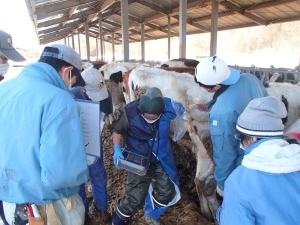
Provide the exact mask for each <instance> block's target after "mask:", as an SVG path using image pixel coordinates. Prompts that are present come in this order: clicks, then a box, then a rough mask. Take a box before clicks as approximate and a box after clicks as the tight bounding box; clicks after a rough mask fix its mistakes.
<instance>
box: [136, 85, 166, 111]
mask: <svg viewBox="0 0 300 225" xmlns="http://www.w3.org/2000/svg"><path fill="white" fill-rule="evenodd" d="M139 109H140V111H141V113H142V114H144V113H149V114H156V115H160V114H162V113H163V111H164V109H165V103H164V99H163V95H162V93H161V91H160V90H159V89H158V88H157V87H152V88H150V89H148V90H147V91H146V93H145V94H144V95H143V96H142V97H141V99H140V105H139Z"/></svg>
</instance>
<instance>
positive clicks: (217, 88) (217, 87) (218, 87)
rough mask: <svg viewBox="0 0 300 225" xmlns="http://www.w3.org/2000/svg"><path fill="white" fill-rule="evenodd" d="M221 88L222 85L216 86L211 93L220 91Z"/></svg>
mask: <svg viewBox="0 0 300 225" xmlns="http://www.w3.org/2000/svg"><path fill="white" fill-rule="evenodd" d="M220 88H221V85H220V84H216V86H214V87H213V88H212V89H211V91H212V92H216V91H217V90H219V89H220Z"/></svg>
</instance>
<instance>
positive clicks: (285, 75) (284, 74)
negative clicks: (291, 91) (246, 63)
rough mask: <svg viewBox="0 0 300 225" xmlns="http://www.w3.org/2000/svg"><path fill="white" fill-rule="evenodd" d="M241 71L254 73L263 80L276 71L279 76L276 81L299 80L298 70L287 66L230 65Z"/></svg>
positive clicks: (294, 82) (267, 79) (292, 81)
mask: <svg viewBox="0 0 300 225" xmlns="http://www.w3.org/2000/svg"><path fill="white" fill-rule="evenodd" d="M232 67H233V68H236V69H238V70H240V71H241V73H251V74H254V75H255V76H256V77H258V78H259V79H263V80H264V81H269V80H270V78H271V77H272V76H273V75H274V73H278V74H279V77H278V78H277V79H276V82H286V83H292V84H296V83H298V82H299V81H300V71H298V70H295V69H288V68H272V67H271V68H258V67H242V66H232Z"/></svg>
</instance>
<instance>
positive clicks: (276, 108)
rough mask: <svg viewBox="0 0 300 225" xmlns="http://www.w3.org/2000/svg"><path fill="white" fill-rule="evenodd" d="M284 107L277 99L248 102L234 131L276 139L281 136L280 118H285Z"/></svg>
mask: <svg viewBox="0 0 300 225" xmlns="http://www.w3.org/2000/svg"><path fill="white" fill-rule="evenodd" d="M286 115H287V111H286V108H285V105H284V104H283V103H282V102H281V101H280V100H279V99H277V98H274V97H271V96H268V97H263V98H255V99H253V100H252V101H250V102H249V104H248V105H247V107H246V108H245V109H244V111H243V113H242V114H241V115H240V116H239V118H238V121H237V125H236V129H237V130H238V131H240V132H241V133H244V134H247V135H250V136H255V137H262V138H266V137H277V136H282V135H283V129H284V125H283V124H282V120H281V118H284V117H286Z"/></svg>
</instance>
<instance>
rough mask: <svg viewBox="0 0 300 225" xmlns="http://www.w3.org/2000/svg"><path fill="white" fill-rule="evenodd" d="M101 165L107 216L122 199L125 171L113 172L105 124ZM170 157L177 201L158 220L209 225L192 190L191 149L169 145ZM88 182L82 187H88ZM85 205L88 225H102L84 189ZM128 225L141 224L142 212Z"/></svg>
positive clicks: (168, 224)
mask: <svg viewBox="0 0 300 225" xmlns="http://www.w3.org/2000/svg"><path fill="white" fill-rule="evenodd" d="M102 136H103V146H104V164H105V167H106V173H107V177H108V184H107V191H108V204H109V208H108V211H109V213H111V214H113V212H114V208H115V206H116V204H117V201H118V200H119V199H120V198H122V197H123V196H124V193H125V183H126V171H125V170H123V169H121V170H117V169H116V168H115V166H114V164H113V160H112V156H113V144H112V139H111V132H110V126H107V125H105V126H104V129H103V132H102ZM171 143H172V147H173V154H174V158H175V163H176V167H177V172H178V176H179V181H180V191H181V200H180V201H179V202H178V203H177V204H175V205H174V206H172V207H170V208H168V209H167V210H166V212H165V213H164V214H163V215H162V217H161V221H162V222H163V223H164V225H176V224H183V225H186V224H187V225H213V224H214V223H212V222H209V221H207V220H206V219H204V218H203V217H202V216H201V215H200V209H199V200H198V196H197V193H196V190H195V184H194V177H195V173H196V159H195V157H194V154H193V153H192V151H191V149H187V148H182V147H180V146H179V145H178V144H176V143H174V142H172V141H171ZM88 185H89V182H88V183H87V185H86V187H88ZM86 192H87V196H88V202H89V210H90V214H89V219H90V223H89V224H90V225H96V224H97V225H99V224H100V225H102V224H103V223H101V221H100V219H99V217H98V216H97V214H96V213H93V209H94V208H93V204H92V193H90V192H88V190H86ZM130 224H131V225H144V224H146V223H145V220H144V212H143V210H140V211H139V212H138V213H136V214H135V215H134V216H133V218H132V219H131V221H130Z"/></svg>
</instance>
